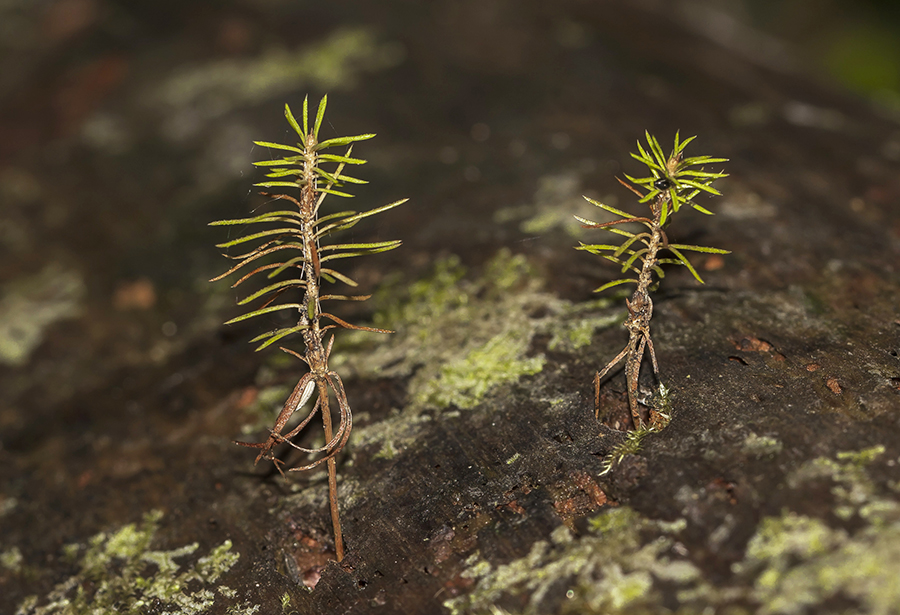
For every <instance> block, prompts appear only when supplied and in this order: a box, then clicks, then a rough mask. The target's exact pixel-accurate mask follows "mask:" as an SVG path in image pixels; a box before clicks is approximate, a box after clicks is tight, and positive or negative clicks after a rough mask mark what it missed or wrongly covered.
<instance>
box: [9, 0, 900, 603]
mask: <svg viewBox="0 0 900 615" xmlns="http://www.w3.org/2000/svg"><path fill="white" fill-rule="evenodd" d="M56 4H59V5H60V6H61V5H63V4H67V5H68V4H71V5H72V6H75V5H76V4H77V5H78V6H82V5H84V6H88V7H94V8H95V9H97V10H95V11H87V12H86V13H84V14H83V15H81V17H82V19H81V20H80V21H79V20H75V21H72V20H63V21H59V22H58V23H57V21H54V17H53V16H54V13H53V12H52V11H50V12H45V11H44V8H42V7H43V6H44V5H43V4H41V6H40V7H38V6H35V7H25V6H24V5H23V6H18V5H16V4H15V3H13V5H10V7H4V8H0V21H2V22H3V23H16V24H19V26H21V27H18V28H17V29H16V32H17V34H16V37H15V41H14V42H15V44H13V43H8V44H7V43H4V45H6V46H5V47H4V49H5V50H6V51H7V52H8V54H6V55H3V54H0V58H2V59H0V68H3V67H6V64H5V63H7V62H13V61H14V62H15V63H16V64H15V66H16V67H20V68H16V72H10V71H9V70H6V68H4V70H2V71H0V73H2V74H3V75H4V77H3V79H0V88H2V89H3V90H2V93H3V94H4V96H2V97H0V108H2V109H3V116H4V118H12V122H11V123H10V122H8V121H7V119H4V122H5V123H4V126H14V128H15V130H12V131H11V132H10V131H6V132H7V133H9V134H10V135H12V136H10V137H9V138H4V140H3V143H2V144H0V197H2V199H3V203H4V205H3V207H2V208H0V246H2V248H3V250H4V251H5V254H7V256H6V257H4V260H3V263H2V266H0V271H2V280H3V281H2V296H0V320H2V321H3V325H2V327H0V328H2V331H3V332H5V333H4V334H5V338H4V339H3V340H2V341H0V361H2V364H0V527H2V532H0V612H2V613H21V614H22V615H37V614H40V615H51V614H53V615H56V614H63V613H65V614H69V613H71V614H73V615H74V614H81V613H89V612H91V613H112V612H135V613H137V612H141V613H159V614H162V613H173V614H174V613H216V614H219V613H221V614H234V615H237V614H241V613H247V614H250V613H285V614H289V613H297V614H306V613H310V614H313V613H326V612H341V613H404V614H410V613H413V614H418V613H422V614H430V613H440V612H446V613H460V614H461V613H496V612H501V611H498V610H497V609H502V610H503V611H506V612H509V613H535V614H536V613H629V614H634V613H678V614H681V615H687V614H693V613H698V614H699V613H708V612H715V613H734V614H738V613H772V614H785V615H793V614H801V613H811V612H815V613H860V614H869V613H871V614H878V615H881V614H885V615H887V614H890V613H895V612H896V604H897V603H898V601H900V596H898V595H897V590H896V583H895V579H896V578H898V576H900V568H898V563H897V558H896V553H897V552H898V551H900V482H898V480H900V479H898V476H900V475H898V469H897V468H898V464H900V444H898V443H900V358H898V353H900V312H898V309H897V306H898V305H900V273H898V269H897V263H898V262H900V204H898V203H900V184H898V180H897V177H898V174H897V159H898V156H897V152H898V151H900V139H898V137H897V134H898V129H897V125H896V122H895V121H893V120H891V119H886V118H885V116H884V114H882V113H878V112H875V111H873V110H872V108H870V107H869V106H868V105H866V104H863V103H862V102H860V101H858V100H855V99H851V98H849V97H844V96H843V95H841V94H836V93H834V92H833V91H830V90H824V89H822V88H821V87H820V86H818V85H815V84H814V83H813V82H812V81H811V80H810V79H809V78H807V77H805V76H803V75H801V74H798V73H791V72H789V71H790V70H791V68H790V67H789V66H788V64H787V63H785V64H783V65H775V66H773V65H772V62H775V63H776V64H778V60H772V59H770V60H766V63H763V62H762V61H757V60H758V58H755V57H748V56H747V54H746V53H745V49H744V48H742V47H740V45H739V44H738V43H737V42H734V41H732V42H728V41H725V42H723V41H722V39H721V37H720V38H718V39H717V38H716V37H710V36H708V35H707V34H705V33H704V32H707V33H708V30H704V29H703V28H702V27H700V26H701V25H702V23H701V22H700V21H697V20H696V19H692V20H689V22H685V21H682V20H681V17H680V13H678V12H673V11H670V10H668V9H662V8H660V9H659V10H657V9H653V8H652V3H642V4H646V6H644V7H643V8H638V7H637V4H639V3H632V2H616V1H608V2H591V3H584V2H576V1H574V0H573V1H571V2H569V1H564V2H561V3H555V4H553V5H552V6H551V5H550V4H548V3H545V2H544V3H542V2H536V1H534V2H532V1H527V2H522V1H519V0H516V1H513V0H487V1H485V0H481V1H478V2H474V1H473V2H463V3H460V2H450V1H443V0H436V1H434V2H429V3H428V5H427V9H426V8H424V7H425V5H424V4H423V5H422V6H421V7H418V8H411V7H410V4H409V3H400V2H393V1H386V2H380V3H371V2H362V1H358V2H357V1H352V2H346V3H335V4H334V5H330V4H321V5H317V6H316V7H314V8H313V7H310V6H307V5H306V4H304V3H290V2H280V1H278V0H274V1H267V2H258V3H251V2H246V3H238V4H228V5H222V4H219V3H202V2H186V3H157V4H153V6H149V5H148V6H146V7H137V6H134V7H132V6H130V5H129V6H125V4H127V3H125V4H122V6H119V5H118V4H114V3H108V2H102V1H98V2H95V3H56ZM120 4H121V3H120ZM54 6H56V5H54ZM57 17H58V16H57ZM695 17H696V16H695ZM61 23H68V24H75V25H78V24H80V25H78V28H80V29H78V28H76V29H74V30H72V29H69V30H67V29H66V28H61V26H60V25H59V24H61ZM54 24H56V25H54ZM161 24H167V26H166V27H165V28H163V27H161ZM297 24H302V27H297ZM71 28H75V26H71ZM10 40H12V39H10ZM116 41H118V42H116ZM134 41H141V44H140V45H137V44H135V43H134ZM114 42H115V44H113V43H114ZM7 57H8V58H10V59H9V60H7V59H6V58H7ZM26 60H27V62H26ZM10 66H13V65H12V64H11V65H10ZM8 75H12V77H9V76H8ZM11 88H14V89H15V91H13V89H11ZM325 90H327V91H328V93H329V120H330V121H331V122H332V123H333V124H334V130H335V134H338V133H340V134H357V133H362V132H375V133H378V138H376V139H374V140H372V141H368V142H366V143H365V144H360V146H359V147H360V148H362V149H360V151H359V153H360V155H362V156H363V157H364V158H367V159H368V160H370V164H369V165H367V167H364V172H363V176H364V177H365V179H368V180H370V181H371V183H370V184H369V185H367V186H364V187H361V189H360V190H359V191H358V196H357V197H356V199H355V201H354V202H353V204H352V205H351V206H350V207H356V208H359V209H363V208H367V207H370V206H372V207H374V206H377V205H379V204H382V203H386V202H390V201H392V200H395V199H397V198H402V197H406V196H408V197H410V198H411V200H410V202H409V203H407V204H405V205H403V206H402V207H400V208H398V209H396V210H392V211H391V212H388V213H386V214H385V215H384V216H382V218H383V219H382V220H379V221H378V224H377V225H375V224H373V225H370V226H365V225H362V224H361V225H359V226H358V227H354V228H353V229H352V232H351V233H350V234H351V235H352V238H353V240H354V241H360V242H362V241H375V240H379V239H385V238H394V237H397V238H401V239H402V240H403V241H404V245H403V247H402V248H401V249H399V250H396V251H393V252H389V253H385V254H382V255H377V256H373V257H370V258H368V260H366V259H359V261H358V262H357V263H354V264H353V265H352V267H351V268H350V269H349V270H348V273H349V274H350V275H351V276H352V277H353V278H354V279H356V280H359V281H360V291H362V292H366V293H368V292H374V294H375V296H374V297H373V299H371V300H370V301H368V302H365V303H359V304H353V305H344V306H341V308H340V309H341V310H342V311H340V312H339V315H340V316H341V317H342V318H346V319H347V320H348V321H351V322H359V323H373V324H374V326H377V327H385V328H390V329H395V330H396V331H397V333H395V334H393V335H390V336H378V335H375V334H365V335H363V334H357V333H349V332H339V333H338V341H337V343H336V345H335V354H334V357H333V360H332V361H333V367H334V368H335V369H336V370H337V371H338V372H340V373H341V375H342V377H343V379H344V382H345V384H346V388H347V394H348V397H349V400H350V403H351V406H352V407H353V409H354V412H355V415H356V424H355V428H354V435H353V437H352V438H351V440H350V443H349V445H348V447H347V449H346V451H345V453H343V455H342V457H341V459H340V463H339V468H338V471H339V480H340V482H339V495H340V502H341V509H342V518H343V525H344V534H345V540H346V545H347V556H346V558H345V560H344V562H343V563H342V564H341V565H338V564H336V563H334V562H331V561H330V556H331V550H332V548H333V547H332V542H331V541H332V538H331V535H330V520H329V516H328V510H327V504H326V498H327V485H326V481H325V475H324V472H318V473H316V472H313V473H305V474H304V473H300V474H289V476H288V478H287V479H282V478H281V477H280V476H279V475H278V474H277V473H276V472H275V471H274V469H273V468H271V467H270V466H263V465H262V464H261V465H260V466H259V467H256V468H254V467H253V464H252V463H253V455H252V453H251V452H249V451H247V450H246V449H243V448H240V447H237V446H234V445H233V444H232V443H231V442H232V440H235V439H238V440H247V439H251V440H252V439H262V438H263V437H264V436H265V433H266V429H267V425H268V424H269V422H270V421H271V420H273V418H274V416H275V414H276V413H277V411H278V409H279V404H280V399H279V398H280V397H281V396H283V395H284V394H285V392H286V391H289V390H290V389H291V388H292V387H293V386H294V384H295V383H296V381H297V379H298V378H299V376H300V375H301V373H302V366H301V365H300V364H299V363H298V362H297V361H295V360H294V359H292V358H291V357H289V356H288V355H285V354H284V353H280V352H279V351H277V350H276V349H268V350H267V351H266V352H264V353H261V354H254V353H253V352H252V347H251V346H249V345H248V344H247V343H246V342H247V340H249V339H251V338H252V337H254V336H255V335H257V334H258V333H260V331H261V330H262V327H258V328H254V327H255V325H254V323H252V322H243V323H239V324H237V325H235V326H230V327H223V326H222V325H221V324H220V323H222V322H224V321H226V320H228V319H229V318H232V317H234V316H235V315H236V314H237V313H238V309H239V308H236V307H235V306H234V294H233V292H232V291H230V290H228V289H227V284H218V285H217V284H208V283H206V280H208V279H209V278H211V277H213V276H214V275H217V274H218V273H220V272H221V270H222V269H223V268H224V267H225V261H224V259H221V258H220V257H219V256H218V255H217V254H216V250H215V249H214V248H213V247H212V246H213V244H215V243H221V241H222V236H221V233H222V232H223V230H222V229H221V228H217V229H210V228H207V227H206V226H205V224H206V223H207V222H208V221H211V220H216V219H222V218H227V217H240V216H243V215H244V214H246V212H248V211H249V210H251V209H253V208H256V207H257V206H259V205H260V204H262V202H263V197H257V196H255V195H250V194H248V189H249V186H250V184H251V183H252V181H251V179H253V176H252V173H253V171H252V170H251V165H250V162H251V160H255V159H258V158H259V157H260V156H258V155H257V154H258V153H259V152H254V151H252V150H251V147H250V143H251V142H252V141H253V140H260V139H265V140H271V141H278V140H279V137H280V136H281V135H282V134H283V130H284V125H283V117H282V109H283V105H284V103H285V102H289V103H290V104H292V106H296V105H298V104H299V103H300V101H302V96H303V95H304V94H306V93H307V92H309V93H310V94H311V98H312V99H317V97H318V95H319V94H321V93H323V92H324V91H325ZM53 101H55V102H53ZM645 129H649V130H650V131H651V132H653V133H654V134H655V135H656V136H657V137H659V138H660V140H662V141H663V142H666V141H668V139H669V138H670V135H673V134H674V133H675V131H676V130H680V131H681V134H682V135H683V136H685V135H692V134H698V135H699V138H698V139H697V141H696V142H695V143H693V144H691V145H690V146H689V150H688V152H689V153H690V154H696V155H703V154H709V155H714V156H722V157H727V158H729V159H730V162H729V163H728V165H727V167H726V171H727V172H728V173H730V174H731V177H730V178H728V179H727V180H725V181H722V182H719V183H717V187H718V188H719V189H720V190H721V191H722V192H723V193H724V195H725V196H724V197H723V198H719V199H711V200H709V201H703V202H702V204H703V206H705V207H708V208H709V209H711V210H712V211H714V212H715V213H716V215H715V216H713V217H708V216H702V215H700V214H698V213H696V212H692V211H687V212H682V213H679V215H678V219H677V220H675V222H674V223H673V225H672V226H671V227H670V229H669V233H670V237H671V238H672V239H673V241H678V242H683V243H689V244H702V245H714V246H717V247H722V248H725V249H729V250H731V251H732V254H731V255H728V256H726V257H724V258H720V257H718V256H715V258H713V257H712V256H711V257H709V258H700V259H698V260H697V265H698V269H699V270H700V272H701V274H702V275H703V278H704V279H705V280H706V282H707V283H706V285H705V286H700V285H698V284H696V283H695V282H694V281H693V279H692V278H691V276H690V275H689V273H688V272H686V271H678V270H675V269H673V270H671V271H669V273H668V275H667V276H666V278H665V280H663V283H662V285H661V288H660V290H659V291H658V293H657V294H656V295H654V300H655V316H654V319H653V335H654V342H655V347H656V352H657V355H658V357H659V360H660V369H661V376H662V381H663V384H664V385H665V386H666V387H667V390H668V395H667V397H666V400H667V403H669V404H670V405H671V422H670V423H669V424H668V426H667V427H666V428H665V429H663V430H661V431H659V432H656V433H649V434H646V435H645V436H644V437H643V438H640V439H639V442H637V443H635V442H631V443H629V442H626V438H625V435H624V433H623V432H622V431H620V430H618V429H616V427H622V426H623V420H624V419H623V417H624V416H626V415H627V402H626V400H625V398H624V393H623V391H624V382H623V379H622V375H621V374H616V375H614V376H613V377H612V378H611V379H610V380H609V381H608V382H607V383H606V384H605V385H604V387H603V388H602V390H601V405H602V409H603V413H604V417H602V418H604V419H605V420H601V421H598V420H597V419H595V417H594V391H593V384H592V378H593V374H594V373H595V371H596V369H597V368H598V367H602V366H603V365H605V364H606V362H607V361H609V360H610V359H611V358H612V357H614V356H615V355H616V354H617V353H618V352H619V351H620V349H621V348H622V347H623V346H624V344H625V342H626V340H627V332H626V331H624V330H623V329H622V327H621V326H620V323H621V322H622V321H623V320H624V318H625V313H626V312H625V307H624V301H623V296H622V295H616V293H615V292H609V293H608V294H607V296H606V297H605V298H604V297H598V296H595V295H592V294H591V290H592V289H594V288H597V287H598V286H600V285H601V284H603V283H604V282H606V281H608V280H610V279H613V278H614V277H616V274H617V272H616V271H615V269H614V268H613V267H607V266H606V265H604V264H603V263H602V262H600V259H598V258H596V257H593V256H592V255H590V254H585V253H583V252H578V251H576V250H574V249H573V247H574V245H576V244H577V241H579V240H583V241H599V240H600V239H598V238H597V237H596V236H594V235H591V233H594V232H595V231H591V230H587V229H582V228H580V227H579V225H578V224H572V218H571V215H572V214H578V215H582V216H590V215H591V214H592V213H594V210H595V209H596V208H593V207H591V206H590V205H589V204H587V203H586V202H585V201H583V200H582V199H581V195H582V194H586V195H588V196H590V197H591V198H595V199H599V200H602V201H604V202H606V203H608V204H610V205H612V206H614V207H617V208H620V209H624V210H627V211H633V212H638V211H639V210H638V209H637V207H638V206H637V205H636V204H635V203H634V202H633V198H632V196H633V195H631V194H630V193H628V192H627V191H626V190H624V189H622V188H621V187H620V186H619V185H618V183H617V182H616V181H615V177H616V176H617V175H621V174H622V173H629V174H635V173H638V172H639V168H638V166H637V163H636V162H634V161H631V159H630V158H629V156H628V152H629V151H631V150H632V149H634V142H635V141H636V140H637V138H639V137H641V136H642V135H643V132H644V130H645ZM323 130H330V128H329V127H325V126H323ZM4 134H6V133H4ZM363 151H364V153H363ZM357 202H359V204H358V205H357ZM342 204H343V203H335V204H333V205H342ZM326 206H331V204H330V201H326ZM585 208H586V209H585ZM644 376H645V379H644V380H643V381H642V382H643V387H644V389H645V394H646V395H648V396H650V395H653V394H656V390H657V389H656V387H655V383H653V382H652V380H651V379H650V373H649V371H648V372H647V373H645V374H644ZM313 441H315V436H310V438H309V440H308V442H313ZM637 444H639V446H638V445H637ZM632 445H633V446H632ZM629 447H630V448H629ZM611 455H613V456H614V457H613V458H614V459H615V463H613V464H610V463H609V460H610V459H611V457H610V456H611ZM285 459H286V460H287V461H288V462H292V461H296V459H294V458H293V457H291V456H290V455H288V454H286V455H285ZM607 470H608V471H607ZM311 586H314V589H310V587H311Z"/></svg>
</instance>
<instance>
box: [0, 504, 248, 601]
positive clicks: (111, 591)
mask: <svg viewBox="0 0 900 615" xmlns="http://www.w3.org/2000/svg"><path fill="white" fill-rule="evenodd" d="M161 518H162V513H161V512H159V511H153V512H150V513H148V514H147V515H145V517H144V520H143V522H142V523H141V524H140V525H137V524H129V525H126V526H124V527H123V528H121V529H119V530H118V531H116V532H113V533H107V532H101V533H99V534H97V535H95V536H93V537H92V538H91V539H89V540H88V541H87V543H85V544H70V545H67V546H66V547H65V548H64V549H63V553H64V556H65V558H66V559H68V560H70V561H71V562H72V563H74V564H76V565H77V567H78V572H77V573H76V574H74V575H72V576H70V577H69V578H68V579H66V580H65V581H63V582H61V583H58V584H57V585H56V587H54V588H53V590H51V591H50V593H48V594H47V595H46V596H44V597H43V598H40V597H38V596H30V597H28V598H26V599H25V600H24V601H23V602H22V604H21V605H20V606H19V609H18V611H17V612H16V613H17V615H82V614H88V613H90V614H91V615H106V614H109V615H113V614H120V613H127V614H134V615H137V614H139V613H146V612H150V611H151V610H152V612H154V613H157V612H158V613H166V614H168V615H197V614H199V613H206V612H208V611H209V610H210V609H211V608H213V607H214V606H215V605H216V603H217V597H218V596H220V595H221V596H223V597H225V598H229V597H233V596H234V595H235V592H234V590H232V589H230V588H228V587H227V586H225V585H221V584H219V583H218V581H219V579H220V577H222V575H223V574H225V573H226V572H228V570H230V569H231V567H232V566H234V564H235V562H237V560H238V558H239V557H240V556H239V555H238V554H237V553H234V552H232V550H231V547H232V544H231V541H230V540H226V541H225V542H223V543H222V544H220V545H219V546H217V547H215V548H214V549H212V550H211V551H210V552H209V553H207V554H206V555H203V556H201V557H194V556H195V555H196V554H197V550H198V549H199V545H198V544H197V543H193V544H189V545H185V546H183V547H179V548H177V549H172V550H169V551H159V550H152V549H151V548H150V547H151V545H152V543H153V539H154V537H155V535H156V532H157V530H158V528H159V522H160V520H161ZM177 560H181V561H182V562H184V561H185V560H188V561H190V563H179V561H177ZM229 602H231V601H229ZM232 607H233V608H231V609H230V610H229V613H231V612H234V613H244V614H246V615H250V613H254V612H256V610H257V609H258V607H253V606H249V605H238V606H235V605H232ZM235 609H237V610H235Z"/></svg>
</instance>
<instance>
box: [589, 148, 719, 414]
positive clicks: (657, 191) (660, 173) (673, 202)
mask: <svg viewBox="0 0 900 615" xmlns="http://www.w3.org/2000/svg"><path fill="white" fill-rule="evenodd" d="M645 136H646V139H647V149H644V147H643V146H642V145H641V142H640V141H638V144H637V147H638V153H636V154H635V153H632V154H631V156H632V157H633V158H634V159H636V160H638V161H640V162H641V163H643V164H644V165H646V166H647V168H648V170H649V172H650V175H649V176H648V177H640V178H634V177H630V176H628V175H626V176H625V177H626V178H627V179H628V182H630V183H628V182H625V181H623V180H621V179H619V182H620V183H621V184H622V185H623V186H625V187H626V188H628V189H629V190H631V191H632V192H633V193H635V194H636V195H637V196H638V198H639V201H638V202H639V203H648V204H649V207H650V216H649V217H645V216H633V215H631V214H629V213H626V212H624V211H620V210H618V209H616V208H614V207H610V206H609V205H605V204H603V203H600V202H599V201H595V200H593V199H590V198H588V197H584V198H585V199H586V200H587V201H588V202H590V203H591V204H593V205H596V206H597V207H600V208H601V209H604V210H606V211H608V212H610V213H612V214H615V215H616V216H619V219H618V220H614V221H612V222H601V223H597V222H592V221H591V220H587V219H585V218H581V217H580V216H575V217H576V218H577V219H578V221H579V222H581V224H582V226H583V227H584V228H592V229H594V228H597V229H603V230H605V231H607V232H609V233H612V234H614V235H618V236H620V237H623V238H624V239H623V240H622V243H621V244H619V245H608V244H586V243H583V242H582V243H581V245H579V246H578V247H577V248H576V249H578V250H586V251H587V252H591V253H593V254H598V255H600V256H602V257H603V258H605V259H607V260H610V261H612V262H614V263H616V264H617V265H619V266H620V267H621V271H622V273H631V274H632V275H631V276H630V277H627V278H620V279H617V280H613V281H611V282H607V283H606V284H604V285H602V286H600V287H599V288H597V289H596V290H595V291H594V292H598V293H599V292H603V291H604V290H606V289H608V288H612V287H614V286H618V285H620V284H635V285H636V288H635V290H634V293H633V294H632V295H631V300H630V301H629V300H628V299H626V300H625V304H626V306H627V307H628V318H627V319H626V320H625V323H624V326H625V328H626V329H628V333H629V339H628V344H627V345H626V346H625V348H624V349H623V350H622V352H620V353H619V354H618V355H616V357H615V358H614V359H612V360H611V361H610V362H609V363H607V364H606V367H604V368H603V369H602V370H600V371H598V372H597V373H596V375H595V376H594V413H595V416H597V417H599V414H600V383H601V380H602V379H603V377H604V376H606V374H607V373H609V371H610V370H611V369H613V368H614V367H615V366H617V365H618V364H619V363H621V362H622V360H624V361H625V380H626V386H627V391H628V407H629V410H630V411H631V416H632V420H633V421H634V427H635V429H637V430H643V429H645V425H644V420H643V417H642V415H641V411H640V408H639V399H638V394H639V391H638V380H639V377H640V371H641V363H642V362H643V359H644V353H645V350H646V351H649V353H650V360H651V362H652V365H653V373H654V376H655V377H656V379H657V380H659V365H658V363H657V360H656V352H655V351H654V349H653V340H652V339H651V337H650V319H651V317H652V316H653V300H652V299H651V298H650V291H651V290H655V289H656V287H657V286H658V284H659V281H660V280H661V279H662V278H663V277H664V276H665V272H664V271H663V269H662V267H661V265H666V264H671V265H683V266H685V267H687V269H688V270H689V271H690V272H691V274H692V275H693V276H694V277H695V278H696V279H697V281H699V282H700V283H701V284H702V283H703V279H702V278H701V277H700V275H699V274H698V273H697V270H696V269H695V268H694V266H693V265H692V264H691V262H690V261H689V260H688V258H687V257H686V256H685V254H684V253H685V252H705V253H708V254H729V251H728V250H720V249H719V248H708V247H705V246H694V245H686V244H679V243H670V242H669V238H668V236H667V235H666V232H665V229H666V227H667V226H668V224H669V223H670V222H671V221H672V217H673V216H674V215H675V214H676V213H678V211H679V210H680V209H681V208H682V207H683V206H685V205H690V206H691V207H693V208H694V209H696V210H697V211H699V212H700V213H703V214H707V215H712V212H710V211H709V210H707V209H704V208H703V207H701V206H700V205H698V204H697V203H695V202H694V198H695V197H697V196H698V195H700V194H703V193H706V194H712V195H717V196H721V193H720V192H719V191H718V190H716V189H715V188H713V187H712V186H711V184H712V182H713V181H715V180H716V179H720V178H723V177H727V174H725V173H721V172H719V173H716V172H711V171H704V170H703V166H702V165H711V164H716V163H720V162H726V161H727V159H726V158H711V157H709V156H696V157H693V158H685V157H684V156H683V153H684V148H685V147H687V145H688V143H690V142H691V141H693V140H694V139H695V138H696V137H690V138H689V139H685V140H684V141H681V140H679V135H678V133H676V134H675V147H674V148H673V149H672V153H671V154H670V155H669V156H668V157H667V156H665V155H664V154H663V150H662V148H661V147H660V145H659V142H658V141H657V140H656V138H655V137H653V136H652V135H651V134H650V133H649V132H647V133H645ZM697 167H700V168H699V169H698V168H697ZM642 190H645V191H646V193H644V192H642ZM624 224H638V225H642V226H644V227H646V228H645V229H641V230H639V231H638V232H631V231H629V230H627V229H625V228H622V226H621V225H624ZM665 252H668V255H667V256H666V257H661V256H660V254H661V253H665ZM660 387H661V390H663V389H662V385H660ZM668 419H669V417H668V414H667V410H666V409H664V408H653V407H650V408H649V426H648V427H646V429H656V428H661V427H663V426H665V424H666V423H667V422H668Z"/></svg>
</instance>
